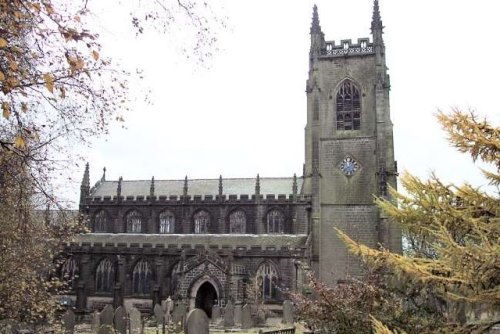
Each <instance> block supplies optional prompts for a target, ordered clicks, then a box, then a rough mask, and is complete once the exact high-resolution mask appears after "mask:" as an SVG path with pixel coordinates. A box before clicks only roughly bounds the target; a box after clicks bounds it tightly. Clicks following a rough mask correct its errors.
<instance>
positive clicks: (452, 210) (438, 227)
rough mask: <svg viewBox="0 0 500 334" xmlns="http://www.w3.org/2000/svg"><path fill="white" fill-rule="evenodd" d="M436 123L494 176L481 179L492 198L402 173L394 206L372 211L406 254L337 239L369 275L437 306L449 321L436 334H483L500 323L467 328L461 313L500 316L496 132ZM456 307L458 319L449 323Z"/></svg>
mask: <svg viewBox="0 0 500 334" xmlns="http://www.w3.org/2000/svg"><path fill="white" fill-rule="evenodd" d="M438 120H439V122H440V123H441V125H442V127H443V129H444V130H445V131H446V132H447V133H448V138H449V141H450V142H451V144H452V145H453V146H454V147H456V148H457V149H458V150H459V151H460V152H464V153H468V154H470V155H471V157H472V159H473V160H474V161H476V160H481V161H483V162H485V163H487V164H490V165H492V166H493V169H494V171H487V170H482V173H483V174H484V176H485V177H486V178H487V179H488V181H489V183H490V184H491V185H492V186H493V187H494V188H496V190H497V191H496V193H493V192H486V191H484V190H481V189H480V188H478V187H474V186H472V185H470V184H464V185H461V186H456V185H452V184H451V185H447V184H444V183H443V182H441V181H440V179H439V178H438V177H437V176H436V175H431V177H430V179H429V180H427V181H423V180H421V179H419V178H418V177H415V176H412V175H411V174H408V173H405V174H403V176H402V177H401V178H400V182H401V184H402V186H403V187H404V189H405V191H406V192H405V193H398V192H396V191H394V190H392V191H391V194H392V199H386V198H378V199H377V204H378V205H379V206H380V208H381V209H382V210H383V211H384V212H385V213H386V214H387V215H388V216H389V217H390V219H391V220H392V221H393V222H394V223H397V224H400V226H401V227H402V228H403V231H404V233H405V235H406V236H407V239H406V240H408V246H410V247H409V248H410V252H409V253H408V254H405V255H401V254H395V253H391V252H389V251H388V250H383V249H382V250H379V249H372V248H369V247H367V246H365V245H362V244H359V243H357V242H355V241H353V240H352V239H351V238H349V236H348V235H347V234H345V233H343V232H342V231H338V233H339V235H340V237H341V238H342V239H343V240H344V242H345V243H346V244H347V245H348V247H349V249H350V250H351V251H352V252H354V253H356V254H358V255H359V256H361V257H362V258H363V260H365V261H366V262H367V263H368V265H369V266H370V267H371V268H378V269H383V270H385V271H387V272H389V273H391V274H393V276H394V277H397V281H399V285H406V286H413V287H415V288H416V291H418V293H422V294H428V295H429V296H431V297H433V299H434V300H442V301H443V302H444V309H443V310H442V314H443V315H447V319H446V320H447V323H445V324H443V325H442V326H441V329H440V330H441V331H442V332H453V331H456V332H463V331H464V330H466V331H467V332H473V331H475V332H481V331H483V330H485V329H486V328H488V327H490V326H491V325H492V324H494V323H495V322H498V321H499V320H500V319H495V317H494V316H490V317H488V320H482V322H481V323H479V321H476V322H475V325H471V324H470V321H467V319H466V316H465V308H466V307H467V308H471V309H478V307H479V306H481V307H482V309H483V310H484V309H487V310H489V311H490V312H491V314H494V313H495V311H496V313H497V314H498V310H499V305H500V285H499V283H500V246H499V237H500V218H499V214H500V199H499V196H498V188H499V185H500V174H499V173H500V128H498V127H494V126H492V125H491V124H489V123H488V122H487V121H486V120H479V119H478V117H477V116H476V115H474V114H473V113H468V114H466V113H462V112H459V111H457V110H455V111H454V112H453V113H452V114H451V115H446V114H444V113H439V114H438ZM402 305H403V307H405V305H404V303H402ZM421 305H422V304H421ZM457 305H458V309H459V311H460V312H458V313H459V314H458V316H455V317H452V316H451V314H453V313H454V312H453V307H455V306H457ZM455 313H457V312H455ZM423 320H424V319H423ZM469 320H470V319H469ZM466 322H467V323H469V324H468V325H467V324H466ZM387 324H389V323H387ZM375 325H376V326H375V327H376V328H378V329H377V332H378V333H384V331H383V330H382V329H381V328H382V327H381V326H380V324H378V323H375ZM389 325H390V324H389ZM375 327H374V328H375ZM407 330H408V329H407ZM409 331H410V332H413V331H412V330H411V329H410V330H409ZM428 331H429V332H437V331H438V330H436V329H434V330H432V331H431V330H428ZM419 332H423V330H420V331H419Z"/></svg>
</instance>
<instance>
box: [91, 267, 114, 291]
mask: <svg viewBox="0 0 500 334" xmlns="http://www.w3.org/2000/svg"><path fill="white" fill-rule="evenodd" d="M114 283H115V266H114V265H113V263H111V261H110V260H109V259H104V260H102V261H101V262H99V265H98V266H97V270H96V273H95V291H96V292H113V285H114Z"/></svg>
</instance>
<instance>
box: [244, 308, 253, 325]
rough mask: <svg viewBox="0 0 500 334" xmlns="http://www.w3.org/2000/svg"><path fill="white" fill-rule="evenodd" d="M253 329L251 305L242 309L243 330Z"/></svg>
mask: <svg viewBox="0 0 500 334" xmlns="http://www.w3.org/2000/svg"><path fill="white" fill-rule="evenodd" d="M252 327H253V321H252V309H251V307H250V305H248V304H245V306H243V308H242V309H241V329H249V328H252Z"/></svg>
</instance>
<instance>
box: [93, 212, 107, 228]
mask: <svg viewBox="0 0 500 334" xmlns="http://www.w3.org/2000/svg"><path fill="white" fill-rule="evenodd" d="M93 223H94V224H93V226H94V232H108V215H107V214H106V211H104V210H99V211H98V212H97V213H96V214H95V215H94V221H93Z"/></svg>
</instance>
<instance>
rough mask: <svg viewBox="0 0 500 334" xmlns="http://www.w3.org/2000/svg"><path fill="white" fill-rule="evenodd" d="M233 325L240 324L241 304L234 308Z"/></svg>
mask: <svg viewBox="0 0 500 334" xmlns="http://www.w3.org/2000/svg"><path fill="white" fill-rule="evenodd" d="M234 323H235V324H241V304H238V305H235V306H234Z"/></svg>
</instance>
